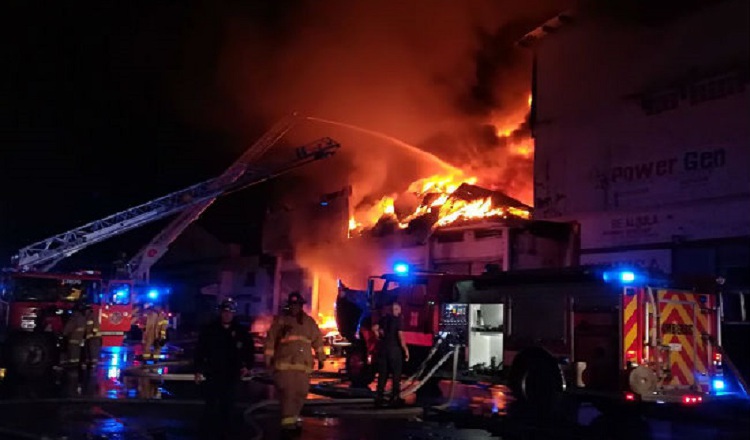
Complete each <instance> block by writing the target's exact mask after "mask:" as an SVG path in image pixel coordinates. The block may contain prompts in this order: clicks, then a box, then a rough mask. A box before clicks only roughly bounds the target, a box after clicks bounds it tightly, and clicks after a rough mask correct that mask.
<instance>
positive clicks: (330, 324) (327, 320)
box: [318, 313, 338, 333]
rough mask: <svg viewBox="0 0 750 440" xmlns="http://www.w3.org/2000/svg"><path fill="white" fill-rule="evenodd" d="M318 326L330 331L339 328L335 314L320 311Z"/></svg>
mask: <svg viewBox="0 0 750 440" xmlns="http://www.w3.org/2000/svg"><path fill="white" fill-rule="evenodd" d="M318 327H319V328H320V329H321V330H323V331H327V332H326V333H330V331H331V330H337V329H338V325H336V318H335V317H334V316H333V315H329V314H324V313H318Z"/></svg>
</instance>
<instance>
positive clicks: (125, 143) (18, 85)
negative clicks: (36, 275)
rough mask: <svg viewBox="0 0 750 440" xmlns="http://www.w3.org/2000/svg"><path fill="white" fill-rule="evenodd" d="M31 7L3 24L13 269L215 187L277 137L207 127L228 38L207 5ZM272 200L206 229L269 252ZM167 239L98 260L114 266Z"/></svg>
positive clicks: (240, 202) (3, 159) (1, 133)
mask: <svg viewBox="0 0 750 440" xmlns="http://www.w3.org/2000/svg"><path fill="white" fill-rule="evenodd" d="M31 3H32V2H16V6H11V7H10V8H8V7H7V5H6V7H3V10H4V11H3V13H2V14H0V15H2V16H3V18H2V19H0V20H2V25H1V26H0V29H2V31H0V32H2V33H3V36H2V41H3V42H2V43H1V44H2V46H1V47H2V58H3V59H4V60H5V61H4V62H3V68H2V69H1V71H2V73H0V75H2V78H3V80H2V81H0V97H1V98H0V154H1V155H0V167H1V168H0V170H1V172H0V185H1V186H2V191H1V192H0V261H2V262H3V263H2V264H1V265H6V264H7V262H8V261H9V260H8V259H9V257H10V255H11V254H12V253H13V252H14V251H15V250H17V249H18V248H20V247H22V246H24V245H26V244H29V243H31V242H34V241H37V240H39V239H42V238H45V237H47V236H49V235H51V234H55V233H59V232H63V231H65V230H68V229H70V228H73V227H76V226H78V225H81V224H83V223H86V222H88V221H92V220H95V219H98V218H101V217H104V216H107V215H109V214H112V213H115V212H117V211H120V210H123V209H127V208H129V207H130V206H133V205H135V204H138V203H142V202H145V201H147V200H150V199H152V198H154V197H157V196H160V195H162V194H165V193H167V192H170V191H173V190H176V189H180V188H182V187H184V186H187V185H190V184H192V183H195V182H198V181H200V180H202V179H205V178H208V177H212V176H213V175H215V174H217V173H219V172H221V170H223V168H224V167H226V166H227V165H228V164H230V163H231V162H232V161H233V160H234V158H235V157H236V156H237V155H238V154H239V153H240V152H241V151H242V150H243V146H244V145H246V142H247V140H249V139H252V138H253V136H258V135H260V134H261V133H262V132H263V131H264V130H265V125H266V123H265V121H264V120H262V119H261V118H253V117H252V115H251V116H250V117H248V118H247V119H246V120H245V121H244V122H245V123H244V127H243V130H244V133H241V134H239V135H238V134H236V133H232V132H231V131H229V130H225V129H222V128H221V127H218V126H217V125H216V124H213V126H212V124H210V123H208V124H207V123H203V121H202V120H198V119H197V118H202V116H199V115H203V113H202V112H200V111H196V109H201V108H203V107H206V106H213V107H214V108H216V107H219V106H221V105H222V104H221V103H220V102H217V101H218V99H217V98H216V96H215V93H214V90H213V86H214V81H213V76H212V75H213V74H214V70H215V63H216V56H217V50H218V47H217V46H218V44H219V40H218V29H215V28H212V26H213V25H215V23H212V22H211V19H210V17H209V18H208V19H205V18H201V14H202V8H200V7H196V4H193V3H190V2H157V3H152V4H150V5H149V6H148V9H147V10H144V9H142V8H139V7H136V6H127V5H128V4H129V3H130V2H111V4H110V2H103V3H99V2H96V3H94V2H85V3H82V4H80V7H70V6H62V5H61V4H60V3H58V2H53V3H44V6H43V7H42V6H40V5H32V4H31ZM62 3H68V2H62ZM272 3H273V2H272ZM19 5H20V6H19ZM113 5H117V6H113ZM167 5H168V6H167ZM273 13H274V11H273V10H270V11H264V10H259V11H254V12H253V14H257V15H258V16H259V17H265V18H264V19H268V20H270V19H272V16H273ZM198 23H199V24H198ZM259 196H260V194H258V193H257V192H256V191H250V192H249V193H245V194H242V195H237V196H232V197H231V198H230V199H229V200H228V201H227V202H222V203H219V204H217V205H216V206H214V207H213V209H212V210H210V211H209V212H208V214H207V215H206V221H204V222H202V223H206V224H207V225H208V226H209V227H210V228H211V229H212V232H214V233H216V234H218V235H219V236H220V237H221V238H223V239H225V240H232V241H245V242H247V243H248V244H249V245H250V246H253V245H257V240H254V237H253V236H254V235H255V234H252V232H251V230H252V229H253V227H257V225H258V223H257V222H258V215H257V214H258V213H259V212H262V210H263V206H264V203H263V202H264V201H263V200H262V199H259ZM247 201H253V203H246V202H247ZM227 214H231V215H227ZM237 215H241V216H244V217H245V218H246V219H247V220H246V222H248V223H246V224H245V225H244V227H242V228H237V227H234V226H235V225H236V224H237V223H239V222H238V218H237ZM158 227H159V225H156V226H154V227H151V228H145V230H139V231H134V232H133V233H132V234H128V235H127V236H126V238H125V239H119V240H113V242H111V243H102V244H100V245H97V246H94V248H98V249H97V253H98V254H100V255H102V258H108V257H110V256H112V258H113V259H114V255H115V254H116V251H119V250H124V251H127V252H133V251H135V250H137V248H138V247H139V246H138V245H140V244H145V241H144V240H148V238H149V237H150V236H151V235H152V234H153V233H154V232H155V230H158ZM155 228H156V229H155ZM133 234H134V235H135V239H132V238H133ZM134 247H135V248H136V249H134Z"/></svg>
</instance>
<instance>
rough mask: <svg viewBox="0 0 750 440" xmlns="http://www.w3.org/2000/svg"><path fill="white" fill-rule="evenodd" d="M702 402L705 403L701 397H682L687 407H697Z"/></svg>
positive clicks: (687, 395)
mask: <svg viewBox="0 0 750 440" xmlns="http://www.w3.org/2000/svg"><path fill="white" fill-rule="evenodd" d="M701 402H703V397H701V396H691V395H689V394H686V395H684V396H682V403H684V404H685V405H696V404H698V403H701Z"/></svg>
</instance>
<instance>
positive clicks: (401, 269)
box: [393, 263, 409, 275]
mask: <svg viewBox="0 0 750 440" xmlns="http://www.w3.org/2000/svg"><path fill="white" fill-rule="evenodd" d="M393 272H394V273H396V274H398V275H408V274H409V265H408V264H406V263H396V264H394V265H393Z"/></svg>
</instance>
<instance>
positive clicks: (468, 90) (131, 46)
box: [0, 0, 572, 266]
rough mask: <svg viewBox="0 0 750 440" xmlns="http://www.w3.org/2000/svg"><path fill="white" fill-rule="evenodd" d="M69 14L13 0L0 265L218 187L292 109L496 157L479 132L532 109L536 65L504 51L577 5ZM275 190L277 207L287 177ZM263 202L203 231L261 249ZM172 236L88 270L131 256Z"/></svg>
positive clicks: (215, 214) (224, 214)
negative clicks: (52, 241)
mask: <svg viewBox="0 0 750 440" xmlns="http://www.w3.org/2000/svg"><path fill="white" fill-rule="evenodd" d="M63 3H65V4H63ZM68 3H69V2H53V3H49V2H39V3H36V2H30V1H16V2H11V3H8V2H5V3H4V6H3V10H2V12H0V33H2V35H1V36H0V37H1V39H2V43H0V48H1V51H2V52H1V55H2V59H3V67H2V69H0V78H1V79H2V80H0V185H2V191H0V262H1V263H0V266H3V265H6V264H7V263H8V262H9V257H10V256H11V255H12V254H13V253H14V252H15V251H16V250H17V249H19V248H21V247H23V246H25V245H28V244H30V243H33V242H35V241H38V240H41V239H44V238H46V237H48V236H50V235H52V234H56V233H60V232H64V231H66V230H69V229H71V228H74V227H76V226H80V225H82V224H84V223H87V222H89V221H93V220H96V219H99V218H102V217H105V216H107V215H110V214H113V213H115V212H118V211H121V210H124V209H127V208H129V207H132V206H134V205H137V204H139V203H143V202H146V201H148V200H151V199H153V198H156V197H158V196H161V195H164V194H166V193H168V192H171V191H174V190H177V189H180V188H183V187H185V186H188V185H191V184H193V183H196V182H198V181H201V180H203V179H206V178H210V177H213V176H215V175H217V174H218V173H220V172H221V171H222V170H223V169H224V168H225V167H226V166H228V165H229V164H230V163H231V162H232V161H233V160H234V159H235V158H236V157H237V156H238V155H239V154H240V153H241V152H242V151H243V150H244V149H245V148H246V147H247V146H248V145H249V144H250V143H252V142H253V141H254V140H255V139H257V138H258V136H260V135H261V134H262V133H263V132H264V131H265V130H266V129H267V128H268V126H269V125H270V124H272V123H273V122H274V121H276V120H277V119H278V118H279V117H281V116H283V115H284V114H285V113H288V112H290V111H295V110H296V111H302V112H303V113H306V114H312V115H317V116H321V117H324V118H329V119H336V120H346V121H347V122H351V123H354V124H363V125H365V126H367V127H369V128H373V129H375V130H380V131H382V132H385V133H389V134H393V135H395V136H398V137H400V138H403V139H406V140H407V141H409V142H411V143H413V144H415V145H419V146H420V147H422V148H423V149H426V150H428V151H432V152H434V153H436V154H438V155H439V156H441V157H444V158H445V159H448V160H459V158H461V157H465V156H466V154H467V153H466V151H474V150H466V151H459V149H458V148H457V147H456V145H457V144H456V143H455V142H454V141H453V140H454V139H455V138H456V137H457V136H456V135H455V134H456V133H470V134H468V135H461V136H463V140H467V139H468V141H467V143H474V145H473V146H472V148H475V149H476V150H477V151H480V152H481V153H482V154H486V155H487V157H489V155H496V154H502V152H499V151H497V149H496V148H497V145H495V144H488V145H487V146H486V147H487V148H485V147H483V146H482V145H480V143H481V142H483V140H476V139H474V138H477V139H480V138H482V136H477V135H475V134H473V133H486V126H485V125H484V124H486V123H487V120H488V118H489V117H490V116H491V115H492V114H493V113H494V112H498V111H502V110H504V109H507V110H511V109H513V108H525V106H526V101H527V97H528V91H529V84H528V79H529V75H528V65H526V67H525V68H521V69H518V68H516V67H518V66H521V65H522V64H523V63H522V62H521V61H523V60H521V58H522V57H523V56H526V58H528V53H526V54H525V55H524V52H520V53H519V52H515V51H514V49H513V45H512V43H513V41H514V40H515V39H516V38H518V37H520V36H521V35H523V32H524V31H525V30H530V29H531V28H533V27H534V26H536V25H538V24H539V23H540V22H542V20H543V19H546V18H548V17H550V16H552V15H553V14H555V13H557V12H559V11H560V10H562V9H563V8H565V7H567V6H568V5H569V4H571V3H572V0H529V1H528V2H523V5H522V6H519V5H520V3H519V2H517V1H514V0H497V1H479V0H477V1H472V2H468V3H463V2H437V3H435V2H414V3H411V2H406V3H405V2H399V1H390V2H387V1H386V2H350V1H339V0H331V1H326V2H317V1H304V0H295V1H284V2H274V1H250V0H248V1H195V2H183V1H180V2H174V1H172V2H155V3H150V4H148V6H143V5H136V4H132V3H131V2H80V3H75V5H73V6H71V5H69V4H68ZM436 4H437V7H436ZM438 47H439V50H436V48H438ZM526 61H528V60H526ZM527 64H528V63H527ZM522 67H523V66H522ZM436 122H441V123H442V125H440V124H436ZM490 122H491V121H490ZM441 130H442V131H441ZM308 134H309V137H307V138H306V139H305V140H304V142H309V141H311V140H313V139H317V138H318V137H322V136H328V135H330V136H333V137H334V138H336V139H337V140H340V141H342V143H346V145H345V147H347V148H349V150H348V151H355V150H352V148H353V147H360V149H359V150H357V151H358V152H357V153H356V154H359V155H360V157H359V159H358V160H350V163H354V164H356V165H357V166H364V167H363V168H361V169H354V170H345V171H346V172H348V173H350V174H351V175H357V176H367V175H374V176H377V175H383V176H387V175H390V173H391V172H395V171H399V170H395V168H394V167H391V166H388V165H384V164H381V165H380V166H381V169H376V170H373V169H372V168H371V166H370V164H372V163H373V158H375V159H382V157H383V156H382V155H381V151H380V150H378V149H377V148H378V147H377V146H374V145H373V144H368V142H372V139H365V138H356V139H355V138H352V137H351V136H350V137H348V138H347V137H346V136H349V135H351V133H349V134H348V135H347V134H346V133H345V134H341V133H337V132H335V131H332V130H329V127H323V129H319V130H318V131H317V133H312V134H310V133H308ZM308 134H306V136H308ZM339 136H342V138H341V139H339ZM461 136H458V137H461ZM431 139H432V141H430V140H431ZM446 139H448V140H447V141H446ZM298 140H299V139H295V140H290V141H289V143H291V144H295V145H300V143H297V142H298ZM381 144H382V142H381ZM397 153H399V154H401V152H397ZM367 154H370V155H372V154H375V156H373V157H368V156H367ZM474 156H476V155H474ZM493 157H496V158H497V157H502V156H493ZM399 160H401V161H402V163H403V159H399ZM381 162H382V160H381ZM480 162H481V161H480ZM480 165H481V164H480ZM394 170H395V171H394ZM399 173H400V174H402V175H403V174H404V173H401V172H400V171H399ZM399 173H396V174H399ZM328 174H330V173H328ZM345 174H346V173H342V175H343V176H344V177H345ZM339 177H341V176H337V179H338V178H339ZM407 177H408V176H407ZM386 180H387V179H386ZM342 181H344V180H342ZM391 183H393V182H391ZM406 183H408V182H406V181H405V182H401V183H400V184H406ZM271 185H272V186H273V187H274V188H271V189H273V190H274V191H275V193H277V194H278V193H279V192H280V191H283V190H284V185H285V181H277V182H275V183H273V184H271ZM380 185H381V186H382V185H383V183H382V182H381V183H380ZM360 188H362V187H361V186H360ZM372 190H373V191H374V193H373V194H375V195H376V194H377V192H378V191H381V190H382V188H379V187H374V188H372ZM270 192H271V191H269V188H268V187H267V186H266V187H256V188H254V189H250V190H246V191H244V192H241V193H238V194H235V195H232V196H230V197H228V198H226V199H223V200H222V201H220V202H219V203H217V204H216V205H215V206H213V207H212V208H211V209H210V210H209V211H208V212H207V213H206V214H205V215H204V217H203V218H202V219H201V221H200V224H201V225H202V226H204V227H206V228H207V229H209V231H210V232H211V233H213V234H215V235H217V237H218V238H220V239H221V240H223V241H225V242H229V241H231V242H240V243H244V244H246V245H247V248H248V249H250V250H258V247H259V237H258V235H259V234H258V231H259V229H260V226H261V223H262V213H263V212H264V211H265V205H266V202H267V200H266V198H267V196H266V194H268V193H270ZM163 224H164V222H162V223H157V224H155V225H151V226H149V227H145V228H140V229H138V230H136V231H133V232H131V233H128V234H126V235H125V236H123V237H120V238H117V239H113V240H110V241H108V242H105V243H101V244H98V245H95V246H92V247H91V248H90V249H89V250H87V251H85V252H82V253H81V255H80V256H79V258H83V259H84V261H101V260H103V259H104V260H108V259H109V260H110V261H111V260H114V259H115V258H116V256H117V254H118V253H119V252H121V251H124V252H127V253H129V254H132V253H133V252H135V251H137V250H138V249H139V248H140V247H141V246H142V245H144V244H145V243H146V242H147V241H148V240H149V239H150V238H151V237H152V236H153V235H154V234H155V233H156V232H158V230H159V228H160V227H161V226H163Z"/></svg>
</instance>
